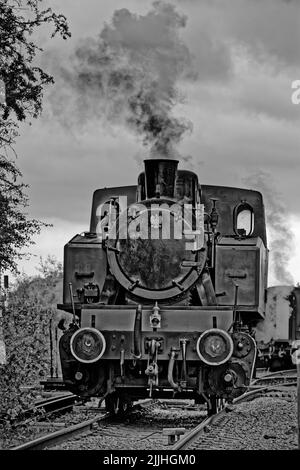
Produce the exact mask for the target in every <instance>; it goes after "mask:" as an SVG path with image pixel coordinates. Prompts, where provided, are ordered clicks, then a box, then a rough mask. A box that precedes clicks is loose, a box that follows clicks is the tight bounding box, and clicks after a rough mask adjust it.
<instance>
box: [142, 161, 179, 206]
mask: <svg viewBox="0 0 300 470" xmlns="http://www.w3.org/2000/svg"><path fill="white" fill-rule="evenodd" d="M144 164H145V186H146V199H151V198H155V197H164V198H171V199H172V198H174V195H175V183H176V177H177V166H178V160H168V159H153V160H144Z"/></svg>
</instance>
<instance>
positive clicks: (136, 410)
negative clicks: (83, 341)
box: [12, 399, 205, 450]
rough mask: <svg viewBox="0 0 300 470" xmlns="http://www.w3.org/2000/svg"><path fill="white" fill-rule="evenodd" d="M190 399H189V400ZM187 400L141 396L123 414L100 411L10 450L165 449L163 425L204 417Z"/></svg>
mask: <svg viewBox="0 0 300 470" xmlns="http://www.w3.org/2000/svg"><path fill="white" fill-rule="evenodd" d="M188 401H190V400H188ZM188 401H187V400H175V401H168V400H166V401H165V402H164V401H163V400H151V399H149V400H143V402H140V403H136V404H135V405H134V406H133V408H132V410H131V411H130V412H129V413H128V414H126V415H125V416H124V417H122V418H120V417H112V416H111V415H109V414H108V413H105V412H104V411H103V413H101V414H100V415H99V412H98V414H97V416H95V417H93V418H91V419H89V420H84V421H82V422H81V423H79V424H76V425H73V426H69V427H67V428H65V429H61V430H59V431H55V432H53V433H50V434H48V435H44V436H41V437H38V438H36V439H34V440H32V441H30V442H26V443H24V444H22V445H18V446H16V447H14V448H12V450H41V449H50V448H54V449H109V450H112V449H130V448H134V449H156V448H162V449H168V448H169V446H168V437H167V436H166V435H165V434H164V429H165V427H166V426H168V427H170V426H172V427H178V425H180V426H183V425H184V426H185V427H188V426H189V427H192V426H194V425H195V424H196V422H199V419H203V418H204V415H205V411H204V410H199V406H196V407H195V406H192V405H191V404H190V403H187V402H188Z"/></svg>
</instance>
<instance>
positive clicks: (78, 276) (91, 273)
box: [75, 271, 95, 278]
mask: <svg viewBox="0 0 300 470" xmlns="http://www.w3.org/2000/svg"><path fill="white" fill-rule="evenodd" d="M94 274H95V273H94V271H90V272H89V273H79V272H78V271H76V272H75V277H77V278H81V277H94Z"/></svg>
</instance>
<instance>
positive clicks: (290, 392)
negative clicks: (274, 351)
mask: <svg viewBox="0 0 300 470" xmlns="http://www.w3.org/2000/svg"><path fill="white" fill-rule="evenodd" d="M270 380H271V381H272V382H271V383H270ZM295 384H296V375H295V374H294V373H293V374H291V371H289V372H287V373H285V374H274V373H273V374H266V376H264V377H260V378H259V379H256V380H255V381H253V383H252V384H251V386H250V387H249V390H248V391H247V392H246V393H245V394H243V395H242V396H240V397H238V398H237V399H235V400H234V402H233V404H227V405H225V407H224V408H223V409H222V410H221V411H219V412H218V413H216V414H215V415H213V416H210V417H209V418H207V417H206V416H205V411H204V410H202V413H201V412H199V406H198V408H197V405H192V404H191V403H187V400H152V399H148V400H144V401H143V402H140V403H136V404H135V405H134V406H133V409H132V410H131V412H130V413H128V414H127V415H125V416H123V418H122V419H120V418H118V417H114V418H113V417H111V415H109V414H108V413H106V412H105V411H104V410H101V409H99V410H98V412H97V413H96V416H93V417H92V418H91V419H87V420H86V419H85V420H83V421H82V422H80V423H77V424H74V425H71V426H68V427H65V428H64V429H60V430H58V431H55V432H51V433H49V434H47V435H44V436H41V437H38V438H36V439H34V440H32V441H30V442H27V443H24V444H22V445H18V446H16V447H14V448H13V450H37V449H50V448H55V449H76V450H78V449H105V450H114V449H152V450H153V449H158V450H159V449H164V450H170V449H172V450H186V449H198V448H199V449H202V448H204V449H206V448H224V446H225V448H231V447H230V446H231V445H232V444H234V443H236V441H237V437H236V434H235V432H233V433H231V432H228V430H226V429H227V428H226V426H227V427H228V426H229V428H230V421H231V420H232V417H233V416H234V417H236V414H237V413H238V414H239V413H240V417H242V419H245V418H246V417H247V411H245V410H244V411H241V412H240V411H237V410H238V406H239V405H240V404H246V403H248V402H251V401H255V400H257V399H259V398H264V399H265V398H269V399H273V400H275V401H276V400H281V401H282V400H286V401H290V402H291V401H293V400H294V395H295V387H294V385H295ZM68 397H69V398H70V399H71V396H70V394H69V395H68V396H66V397H65V400H68ZM60 398H61V399H62V401H63V397H60ZM58 401H59V400H58V399H55V400H54V403H55V402H58ZM45 403H46V407H48V409H50V410H51V406H54V404H53V405H51V401H50V400H49V401H47V400H46V401H45V402H44V403H43V402H41V403H40V404H39V405H40V406H43V405H44V404H45ZM66 406H68V403H67V404H66ZM75 408H76V407H75ZM77 408H83V407H77ZM197 410H198V412H197ZM180 413H181V415H180ZM193 413H194V415H193ZM183 415H184V416H183ZM157 417H159V419H157ZM190 417H192V419H191V418H190ZM199 421H201V422H200V424H198V423H199ZM195 424H197V426H196V427H194V428H193V429H189V428H191V427H192V426H193V425H194V426H195ZM169 427H172V428H185V429H186V431H187V432H186V433H185V435H184V437H183V438H181V439H180V440H179V441H178V442H177V443H176V444H175V445H174V446H172V447H170V446H168V442H167V437H166V435H165V432H164V430H166V429H165V428H169ZM211 430H213V432H211Z"/></svg>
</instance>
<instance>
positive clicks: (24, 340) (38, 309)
mask: <svg viewBox="0 0 300 470" xmlns="http://www.w3.org/2000/svg"><path fill="white" fill-rule="evenodd" d="M40 271H42V275H38V276H35V277H29V276H26V275H22V276H19V277H18V278H17V281H16V285H15V286H14V288H13V289H12V290H11V292H10V294H9V297H8V307H7V308H6V309H5V311H4V313H3V330H4V338H5V343H6V353H7V364H6V365H5V366H0V394H1V400H0V434H1V426H2V427H6V428H9V427H10V426H11V425H12V424H13V422H14V419H15V418H16V417H17V416H18V415H19V414H20V413H21V412H22V411H23V410H24V409H27V408H28V407H29V406H30V405H31V404H32V403H33V400H34V394H33V393H32V392H31V391H30V389H26V388H25V389H24V387H26V386H29V385H30V386H32V385H38V384H39V381H40V380H41V379H42V378H45V376H47V375H49V372H50V341H49V328H50V325H51V320H52V323H53V325H54V324H56V323H57V321H58V320H59V319H60V318H61V317H62V316H64V313H60V312H58V311H57V310H56V304H57V303H58V302H59V301H60V300H61V295H62V269H61V263H58V262H57V261H56V260H55V259H54V258H51V257H48V258H47V260H46V261H43V260H41V262H40ZM66 315H67V314H66ZM52 333H53V331H52Z"/></svg>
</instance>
